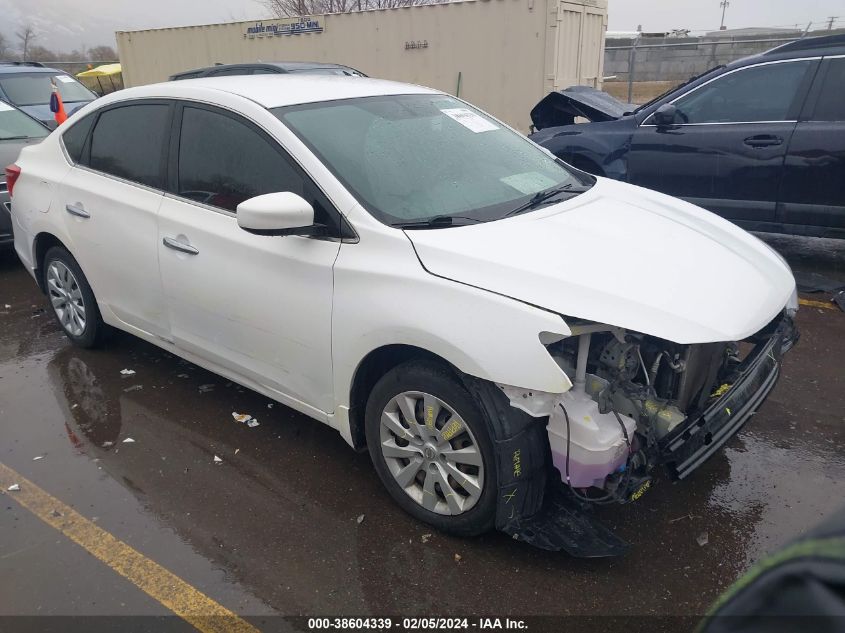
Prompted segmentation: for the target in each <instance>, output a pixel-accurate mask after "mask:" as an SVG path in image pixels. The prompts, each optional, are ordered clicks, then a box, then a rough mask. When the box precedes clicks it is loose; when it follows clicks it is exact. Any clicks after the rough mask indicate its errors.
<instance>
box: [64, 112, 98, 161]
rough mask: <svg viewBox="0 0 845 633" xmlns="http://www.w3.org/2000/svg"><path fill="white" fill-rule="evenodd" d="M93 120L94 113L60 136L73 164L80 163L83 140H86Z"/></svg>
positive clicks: (83, 145)
mask: <svg viewBox="0 0 845 633" xmlns="http://www.w3.org/2000/svg"><path fill="white" fill-rule="evenodd" d="M95 118H96V113H95V114H89V115H88V116H86V117H85V118H84V119H82V120H81V121H77V122H76V123H74V124H73V125H72V126H71V128H70V129H69V130H67V131H66V132H65V133H64V134H62V142H63V143H64V144H65V149H66V150H67V153H68V155H69V156H70V158H71V160H73V162H74V163H79V162H81V161H82V149H83V148H84V147H85V140H86V139H87V138H88V132H90V131H91V125H92V124H93V123H94V119H95Z"/></svg>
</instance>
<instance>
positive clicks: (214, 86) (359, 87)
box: [97, 73, 439, 108]
mask: <svg viewBox="0 0 845 633" xmlns="http://www.w3.org/2000/svg"><path fill="white" fill-rule="evenodd" d="M198 89H204V90H213V91H218V92H221V93H229V94H232V95H238V96H240V97H244V98H246V99H249V100H251V101H254V102H256V103H258V104H259V105H261V106H263V107H265V108H277V107H281V106H287V105H297V104H301V103H315V102H320V101H334V100H337V99H353V98H358V97H374V96H380V95H396V94H439V92H438V91H437V90H432V89H431V88H424V87H423V86H415V85H412V84H405V83H400V82H398V81H387V80H384V79H370V78H367V77H346V76H342V75H304V74H296V73H294V74H278V75H260V76H256V75H230V76H227V77H201V78H198V79H185V80H183V81H168V82H163V83H158V84H151V85H148V86H139V87H137V88H127V89H125V90H120V91H117V92H113V93H112V94H111V95H107V96H106V97H101V98H100V99H98V101H97V102H98V103H106V102H112V101H123V100H125V99H131V98H145V97H146V98H152V97H158V98H169V97H170V98H180V97H181V98H196V97H197V92H198Z"/></svg>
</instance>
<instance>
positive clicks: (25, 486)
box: [0, 463, 258, 633]
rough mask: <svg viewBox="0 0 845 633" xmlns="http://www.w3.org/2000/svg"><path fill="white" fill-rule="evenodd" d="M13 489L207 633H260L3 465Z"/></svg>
mask: <svg viewBox="0 0 845 633" xmlns="http://www.w3.org/2000/svg"><path fill="white" fill-rule="evenodd" d="M13 484H19V485H20V490H19V491H17V492H6V493H5V494H6V496H7V497H10V498H11V499H14V500H15V501H17V502H18V503H19V504H21V505H22V506H23V507H25V508H26V509H27V510H29V511H30V512H32V513H33V514H34V515H35V516H37V517H38V518H39V519H41V520H42V521H44V523H46V524H48V525H50V526H52V527H54V528H56V529H57V530H58V531H59V532H61V533H62V534H64V535H65V536H66V537H68V538H69V539H71V540H72V541H74V542H75V543H76V544H77V545H80V546H81V547H82V548H83V549H85V550H86V551H87V552H88V553H89V554H91V555H93V556H95V557H96V558H97V559H99V560H100V561H101V562H103V563H105V564H106V565H108V566H109V567H111V568H112V569H113V570H114V571H116V572H117V573H118V574H120V575H121V576H123V577H124V578H126V579H127V580H128V581H129V582H131V583H132V584H133V585H135V586H136V587H138V588H139V589H140V590H141V591H143V592H144V593H146V594H147V595H149V596H150V597H152V598H153V599H155V600H157V601H158V602H160V603H161V604H163V605H164V606H165V607H167V608H168V609H170V610H171V611H173V613H175V614H176V615H178V616H179V617H181V618H182V619H184V620H186V621H187V622H190V623H191V624H192V625H193V626H195V627H196V628H197V629H199V630H200V631H203V633H223V632H224V631H225V632H227V633H228V632H230V631H236V632H239V633H240V632H243V633H257V632H258V629H256V628H255V627H253V626H252V625H251V624H250V623H249V622H247V621H246V620H243V619H241V618H240V617H238V616H237V615H235V614H234V613H233V612H232V611H229V610H228V609H227V608H225V607H224V606H223V605H221V604H218V603H217V602H215V601H214V600H212V599H211V598H209V597H208V596H206V595H205V594H204V593H202V592H200V591H199V590H197V589H195V588H194V587H192V586H191V585H189V584H188V583H186V582H185V581H184V580H182V579H181V578H179V577H178V576H176V575H175V574H173V573H171V572H169V571H168V570H166V569H165V568H164V567H162V566H161V565H159V564H158V563H156V562H154V561H152V560H150V559H149V558H147V557H146V556H144V555H143V554H141V553H140V552H139V551H138V550H136V549H134V548H132V547H130V546H129V545H127V544H126V543H124V542H123V541H121V540H119V539H117V538H115V537H114V536H112V535H111V534H110V533H108V532H106V531H105V530H103V529H102V528H100V527H99V526H97V525H95V524H94V523H92V522H91V521H89V520H88V519H86V518H85V517H83V516H82V515H81V514H79V513H78V512H77V511H76V510H74V509H73V508H71V507H70V506H68V505H66V504H64V503H62V502H61V501H59V500H58V499H56V498H55V497H53V496H51V495H50V494H48V493H47V492H45V491H44V490H42V489H41V488H39V487H38V486H36V485H35V484H34V483H32V482H31V481H29V480H28V479H26V478H24V477H23V476H21V475H20V474H18V473H17V472H16V471H14V470H12V469H11V468H9V467H8V466H6V465H5V464H3V463H0V486H2V490H3V491H7V490H8V488H9V486H11V485H13Z"/></svg>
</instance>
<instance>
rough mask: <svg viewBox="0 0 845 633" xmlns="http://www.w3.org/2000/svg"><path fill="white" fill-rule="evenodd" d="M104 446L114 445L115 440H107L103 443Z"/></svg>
mask: <svg viewBox="0 0 845 633" xmlns="http://www.w3.org/2000/svg"><path fill="white" fill-rule="evenodd" d="M101 446H102V447H103V448H108V447H109V446H114V442H109V441H105V442H103V443H102V444H101Z"/></svg>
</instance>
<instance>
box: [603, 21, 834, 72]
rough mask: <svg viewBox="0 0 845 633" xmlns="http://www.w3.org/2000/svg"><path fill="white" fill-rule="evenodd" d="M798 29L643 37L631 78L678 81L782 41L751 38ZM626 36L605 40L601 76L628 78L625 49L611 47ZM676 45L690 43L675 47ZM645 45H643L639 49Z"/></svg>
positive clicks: (786, 37) (624, 41) (796, 35)
mask: <svg viewBox="0 0 845 633" xmlns="http://www.w3.org/2000/svg"><path fill="white" fill-rule="evenodd" d="M837 32H843V31H821V32H815V33H810V36H813V35H829V34H831V33H837ZM801 34H802V33H801V31H795V32H787V33H784V32H783V31H779V32H777V33H763V34H756V35H752V36H748V37H741V38H734V39H731V40H727V41H726V40H725V38H643V39H641V40H640V43H639V45H638V47H637V54H636V63H635V66H634V81H682V80H684V79H688V78H689V77H692V76H693V75H698V74H700V73H703V72H704V71H705V70H708V69H709V68H712V67H713V66H718V65H720V64H728V63H730V62H732V61H735V60H737V59H740V58H742V57H748V56H749V55H756V54H758V53H762V52H764V51H767V50H769V49H771V48H774V47H775V46H779V45H780V44H783V43H785V41H780V42H778V41H768V42H759V41H754V40H772V39H778V40H780V39H784V40H786V41H788V40H793V39H798V38H799V37H801ZM630 44H631V40H629V39H608V40H607V42H606V47H607V48H606V50H605V55H604V73H605V76H613V75H616V78H617V80H619V81H627V80H628V56H629V50H628V49H627V48H625V49H615V47H620V46H621V47H630ZM649 44H671V45H676V46H672V47H667V48H648V47H647V46H648V45H649ZM680 44H691V45H688V46H686V45H685V46H678V45H680ZM643 46H645V48H643Z"/></svg>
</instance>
